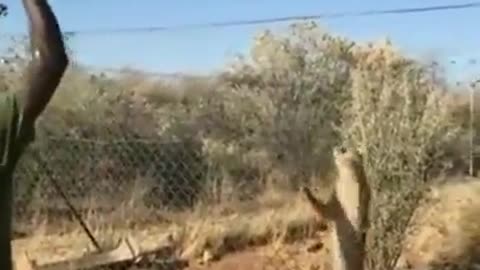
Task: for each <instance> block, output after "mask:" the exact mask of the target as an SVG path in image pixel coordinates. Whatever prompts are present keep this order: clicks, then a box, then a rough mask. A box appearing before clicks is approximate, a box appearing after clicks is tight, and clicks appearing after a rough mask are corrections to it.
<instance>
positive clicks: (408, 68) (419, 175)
mask: <svg viewBox="0 0 480 270" xmlns="http://www.w3.org/2000/svg"><path fill="white" fill-rule="evenodd" d="M354 54H355V56H356V59H358V61H357V62H356V66H355V69H354V71H353V72H352V87H351V101H350V102H348V103H347V106H345V107H344V108H345V110H344V115H343V119H344V121H343V125H342V127H341V128H342V133H343V135H344V137H345V140H346V141H347V143H349V144H352V145H354V146H355V147H357V148H358V149H359V150H360V152H361V153H362V155H363V158H364V166H365V169H366V173H367V176H368V178H369V180H370V184H371V186H372V189H373V190H372V195H373V196H372V202H371V216H370V221H371V223H372V224H371V228H370V231H369V233H368V236H367V249H368V251H367V267H368V269H392V268H393V267H394V264H395V262H396V260H397V257H398V256H399V253H400V245H401V243H402V241H401V240H402V237H403V233H404V230H405V228H406V227H407V225H408V222H409V220H410V217H411V214H412V212H413V210H414V208H415V207H416V206H417V203H418V199H419V198H420V197H421V195H422V192H423V191H424V189H425V187H426V186H427V185H428V184H430V182H431V179H432V174H431V172H432V168H435V167H437V166H438V165H441V164H442V161H443V159H445V155H444V154H445V149H446V148H447V146H449V145H452V144H454V143H456V142H457V141H458V137H459V135H460V132H461V129H460V127H459V126H458V124H457V123H456V122H455V119H454V117H453V110H454V106H453V104H451V102H450V99H449V95H448V93H446V92H445V90H444V88H443V85H441V84H438V83H437V82H435V81H433V80H432V79H431V78H432V76H431V73H429V72H428V71H427V70H426V69H425V67H423V66H420V65H419V64H418V63H415V62H414V61H411V60H408V59H405V58H404V57H402V56H401V55H400V54H399V53H398V52H396V51H395V50H394V48H393V47H392V46H391V45H390V44H389V43H380V44H370V45H368V46H358V47H356V48H355V52H354Z"/></svg>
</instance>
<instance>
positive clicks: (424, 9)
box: [64, 1, 480, 35]
mask: <svg viewBox="0 0 480 270" xmlns="http://www.w3.org/2000/svg"><path fill="white" fill-rule="evenodd" d="M472 8H480V1H474V2H468V3H463V4H449V5H436V6H423V7H407V8H395V9H372V10H364V11H357V12H334V13H320V14H313V15H296V16H284V17H271V18H264V19H245V20H230V21H219V22H207V23H195V24H181V25H172V26H146V27H124V28H105V29H101V28H97V29H79V30H70V31H65V32H64V33H65V34H66V35H103V34H125V33H126V34H128V33H137V32H164V31H182V30H197V29H209V28H225V27H235V26H248V25H262V24H272V23H280V22H294V21H305V20H319V19H335V18H345V17H367V16H381V15H398V14H410V13H425V12H435V11H445V10H459V9H472Z"/></svg>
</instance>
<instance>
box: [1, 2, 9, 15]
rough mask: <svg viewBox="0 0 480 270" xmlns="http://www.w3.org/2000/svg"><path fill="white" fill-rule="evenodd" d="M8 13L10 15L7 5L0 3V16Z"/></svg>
mask: <svg viewBox="0 0 480 270" xmlns="http://www.w3.org/2000/svg"><path fill="white" fill-rule="evenodd" d="M7 15H8V7H7V5H5V4H2V3H0V17H6V16H7Z"/></svg>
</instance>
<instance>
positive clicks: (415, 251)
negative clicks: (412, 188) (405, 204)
mask: <svg viewBox="0 0 480 270" xmlns="http://www.w3.org/2000/svg"><path fill="white" fill-rule="evenodd" d="M447 180H449V182H447V183H441V184H439V185H435V186H433V187H432V188H431V189H430V190H429V191H428V193H427V194H426V196H425V197H424V199H425V200H423V201H422V204H421V206H420V207H419V208H418V209H417V210H416V211H415V214H414V215H413V217H412V222H411V225H410V226H409V228H408V230H407V232H406V238H405V242H404V246H403V249H402V255H401V257H400V260H399V262H398V267H405V266H407V264H408V265H410V266H411V267H414V268H416V267H419V266H422V265H423V266H424V265H442V264H446V263H449V264H451V265H457V266H461V265H463V266H464V268H463V269H467V266H468V265H471V263H473V262H475V260H476V262H477V263H478V259H476V258H478V255H479V254H480V250H479V249H478V244H479V242H480V228H479V224H478V216H479V215H480V200H479V198H480V196H479V195H480V182H479V181H478V179H475V178H473V179H464V178H463V177H462V178H453V179H452V178H450V179H447ZM452 180H454V181H452Z"/></svg>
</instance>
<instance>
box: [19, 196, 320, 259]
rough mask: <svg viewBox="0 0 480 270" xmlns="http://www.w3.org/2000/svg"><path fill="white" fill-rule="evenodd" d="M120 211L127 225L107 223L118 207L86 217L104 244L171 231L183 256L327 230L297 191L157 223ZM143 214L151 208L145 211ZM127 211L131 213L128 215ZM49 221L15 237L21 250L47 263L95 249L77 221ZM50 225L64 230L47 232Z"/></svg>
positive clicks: (143, 242) (141, 240) (145, 243)
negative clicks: (54, 223) (25, 236)
mask: <svg viewBox="0 0 480 270" xmlns="http://www.w3.org/2000/svg"><path fill="white" fill-rule="evenodd" d="M137 210H138V209H137ZM121 211H122V212H125V213H130V214H131V218H130V220H129V222H128V223H127V224H129V226H121V225H118V224H109V223H108V222H109V221H112V220H118V219H119V215H120V214H119V212H118V211H117V212H113V213H111V215H110V216H105V215H103V216H102V215H100V216H89V217H88V218H87V222H88V223H89V225H90V226H91V227H92V228H93V231H94V234H95V235H96V237H98V240H99V242H100V243H101V245H102V246H103V247H105V248H111V247H113V246H114V245H115V244H116V243H118V241H119V240H120V239H121V238H122V237H126V236H131V237H133V238H134V239H135V240H136V241H137V242H138V244H139V246H140V247H141V248H142V249H152V248H155V247H157V246H158V245H163V244H164V243H163V240H162V239H165V238H166V236H167V235H168V236H169V237H170V238H171V243H172V244H174V245H175V247H176V249H177V251H178V254H179V255H181V256H182V257H183V258H185V259H195V258H199V257H200V256H202V255H203V254H204V252H206V251H207V252H209V253H210V254H212V256H214V257H221V256H223V255H225V254H227V253H230V252H234V251H241V250H244V249H247V248H250V247H255V246H266V245H271V244H282V243H284V244H287V243H294V242H296V241H302V240H305V239H309V238H312V237H314V236H316V235H317V236H318V233H319V232H320V231H322V230H323V229H322V226H323V224H322V222H321V221H319V220H318V218H317V217H316V215H315V214H314V213H313V211H311V209H310V206H309V204H308V203H307V202H306V201H304V200H303V199H302V197H301V196H299V194H296V193H279V192H270V193H269V194H264V195H263V196H260V197H259V198H258V199H257V200H256V201H255V202H246V203H226V204H223V205H221V206H217V207H208V206H199V207H198V208H197V209H196V210H195V211H193V212H189V213H186V212H184V213H175V214H168V213H164V214H165V215H167V216H168V220H169V222H159V223H156V224H155V223H152V222H148V223H143V224H142V223H141V221H140V222H139V220H140V219H139V217H140V216H142V212H141V211H132V209H122V210H121ZM145 214H147V215H150V214H151V213H149V212H143V215H145ZM123 217H124V218H127V219H128V217H127V216H123ZM123 224H125V222H123ZM48 226H49V225H48V224H45V223H44V224H43V225H42V224H39V226H38V229H37V231H36V232H35V233H34V236H33V237H31V238H29V239H22V240H17V241H16V242H15V250H16V252H17V254H19V252H25V251H26V252H27V253H28V254H29V257H31V258H35V259H37V261H38V262H39V263H46V262H49V261H56V260H60V259H65V258H71V257H76V256H79V255H81V254H82V253H84V252H88V251H92V250H93V247H92V245H91V244H90V243H89V240H88V238H87V236H86V235H85V234H84V233H83V232H82V231H81V230H79V229H78V226H77V229H76V230H68V229H67V228H65V227H64V228H53V229H52V228H48ZM65 226H67V225H65ZM68 226H72V224H68ZM50 230H53V231H55V232H58V231H65V232H66V233H64V234H58V233H55V234H49V233H47V231H50ZM67 231H68V232H67Z"/></svg>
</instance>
